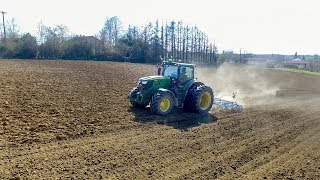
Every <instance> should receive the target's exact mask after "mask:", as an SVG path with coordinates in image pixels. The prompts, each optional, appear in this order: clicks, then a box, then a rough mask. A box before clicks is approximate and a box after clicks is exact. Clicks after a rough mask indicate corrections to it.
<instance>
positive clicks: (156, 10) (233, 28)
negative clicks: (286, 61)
mask: <svg viewBox="0 0 320 180" xmlns="http://www.w3.org/2000/svg"><path fill="white" fill-rule="evenodd" d="M319 4H320V2H317V0H241V1H240V0H161V1H156V0H90V1H87V0H86V1H85V0H77V1H76V0H54V1H53V0H50V1H49V0H28V1H26V0H0V11H5V12H7V14H6V15H5V17H6V18H7V19H9V18H15V20H16V23H17V24H18V25H19V27H20V31H22V32H31V33H32V34H35V33H36V27H37V24H38V23H39V22H40V21H42V22H43V23H44V24H45V25H48V26H55V25H59V24H63V25H66V26H67V27H68V28H69V30H70V32H71V33H73V34H82V35H95V34H96V33H98V31H99V30H100V29H101V28H102V26H103V24H104V21H105V19H106V17H112V16H118V17H119V18H120V20H121V21H122V23H123V26H125V27H126V26H127V25H128V24H132V25H137V26H142V25H145V24H146V23H148V22H149V21H152V22H155V20H156V19H159V21H160V22H161V21H164V22H165V21H170V20H177V21H178V20H182V21H183V22H184V24H186V25H189V26H194V25H197V26H198V27H199V28H200V29H201V30H203V31H204V32H205V33H206V34H207V35H208V36H209V39H210V40H211V42H214V43H215V44H216V46H217V47H218V50H219V51H220V52H221V51H222V50H232V51H234V52H239V51H240V49H241V51H242V52H243V51H246V52H248V53H260V54H294V53H295V52H298V54H311V55H313V54H320V35H319V34H320V23H319V18H320V5H319Z"/></svg>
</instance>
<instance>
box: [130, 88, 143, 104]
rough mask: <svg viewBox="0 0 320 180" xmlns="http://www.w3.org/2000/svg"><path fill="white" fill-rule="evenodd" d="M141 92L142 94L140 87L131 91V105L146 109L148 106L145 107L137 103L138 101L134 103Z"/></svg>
mask: <svg viewBox="0 0 320 180" xmlns="http://www.w3.org/2000/svg"><path fill="white" fill-rule="evenodd" d="M139 92H140V90H139V88H138V87H135V88H133V89H132V90H131V92H130V95H129V99H130V103H131V104H132V106H133V107H135V108H145V107H146V106H143V105H141V104H139V103H137V102H136V101H134V99H136V98H137V96H138V93H139Z"/></svg>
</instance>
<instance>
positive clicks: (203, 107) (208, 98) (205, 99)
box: [184, 85, 213, 113]
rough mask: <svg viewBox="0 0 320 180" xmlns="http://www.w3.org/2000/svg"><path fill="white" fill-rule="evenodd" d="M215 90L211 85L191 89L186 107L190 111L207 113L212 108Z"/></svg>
mask: <svg viewBox="0 0 320 180" xmlns="http://www.w3.org/2000/svg"><path fill="white" fill-rule="evenodd" d="M212 104H213V91H212V89H211V88H210V87H209V86H205V85H202V86H199V87H197V88H193V89H190V92H188V95H187V97H186V100H185V105H184V109H185V110H187V111H190V112H196V113H207V112H208V111H210V109H211V108H212Z"/></svg>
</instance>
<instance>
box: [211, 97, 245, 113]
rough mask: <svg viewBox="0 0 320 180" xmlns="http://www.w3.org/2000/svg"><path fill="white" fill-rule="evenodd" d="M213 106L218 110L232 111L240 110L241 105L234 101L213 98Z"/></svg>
mask: <svg viewBox="0 0 320 180" xmlns="http://www.w3.org/2000/svg"><path fill="white" fill-rule="evenodd" d="M213 107H214V108H216V109H219V110H228V111H232V112H242V111H243V107H242V106H241V105H239V104H238V103H236V102H232V101H227V100H223V99H220V98H214V101H213Z"/></svg>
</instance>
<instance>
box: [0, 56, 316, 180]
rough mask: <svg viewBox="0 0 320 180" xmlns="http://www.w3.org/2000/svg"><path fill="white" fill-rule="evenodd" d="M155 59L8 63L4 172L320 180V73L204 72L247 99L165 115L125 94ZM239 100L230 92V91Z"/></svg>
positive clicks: (217, 85) (150, 71)
mask: <svg viewBox="0 0 320 180" xmlns="http://www.w3.org/2000/svg"><path fill="white" fill-rule="evenodd" d="M155 73H156V68H155V67H154V66H152V65H142V64H130V63H113V62H91V61H22V60H15V61H14V60H12V61H6V60H2V61H0V179H9V178H12V179H19V178H22V179H25V178H27V179H40V178H41V179H42V178H43V179H48V178H49V179H50V178H51V179H59V178H63V179H64V178H75V179H88V178H90V179H113V178H114V179H117V178H120V179H147V178H150V179H169V178H174V179H189V178H193V179H215V178H218V179H236V178H237V179H257V178H258V179H286V178H287V179H320V98H319V97H320V76H312V75H304V74H298V73H291V72H282V71H276V70H267V69H258V68H253V67H247V66H231V65H223V66H222V67H220V68H218V69H216V68H201V67H199V68H198V69H197V77H198V80H201V81H204V82H205V83H207V84H209V85H211V86H212V87H213V89H214V90H215V91H216V96H217V97H222V98H226V99H230V95H231V94H232V93H233V92H236V94H237V95H236V98H235V99H234V100H235V101H237V102H238V103H240V104H242V105H244V107H245V110H244V112H241V113H231V112H222V111H217V110H215V109H213V110H212V111H211V112H210V114H209V115H206V116H203V115H202V116H201V115H197V114H189V113H184V112H181V111H180V110H176V111H175V112H174V113H173V114H171V115H169V116H167V117H159V116H155V115H152V114H150V113H149V111H148V109H146V110H137V109H133V108H132V107H131V105H130V103H129V101H128V100H127V95H128V93H129V91H130V90H131V88H132V87H134V86H135V85H136V83H137V79H138V78H139V77H141V76H146V75H154V74H155ZM231 99H232V98H231Z"/></svg>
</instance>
